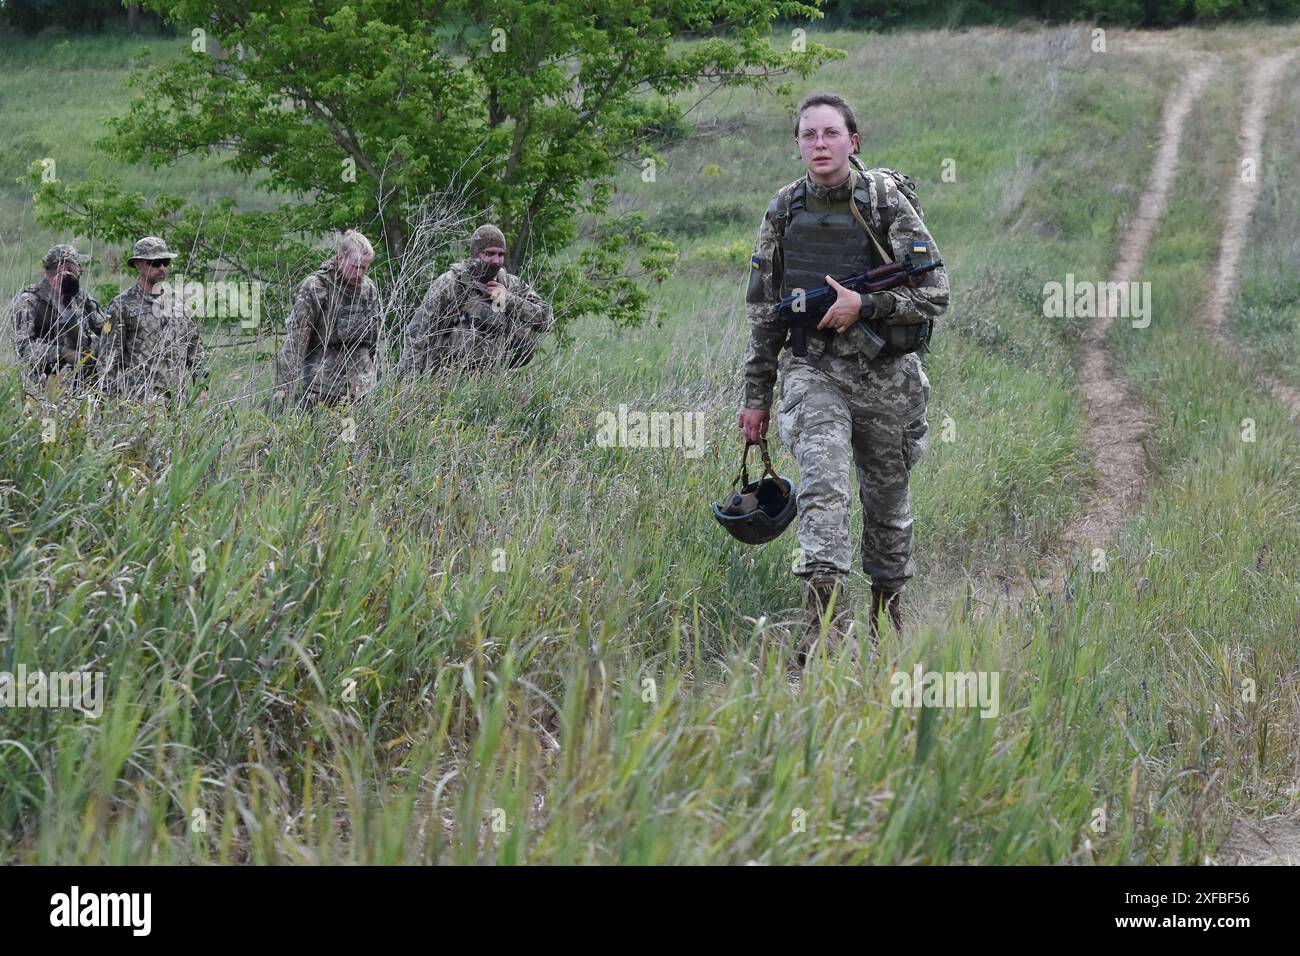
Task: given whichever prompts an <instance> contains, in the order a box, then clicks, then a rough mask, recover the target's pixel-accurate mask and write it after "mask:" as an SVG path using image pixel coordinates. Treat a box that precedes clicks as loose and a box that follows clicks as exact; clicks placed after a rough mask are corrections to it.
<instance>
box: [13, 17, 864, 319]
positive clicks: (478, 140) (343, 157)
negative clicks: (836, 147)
mask: <svg viewBox="0 0 1300 956" xmlns="http://www.w3.org/2000/svg"><path fill="white" fill-rule="evenodd" d="M144 6H145V7H147V8H150V9H153V10H155V11H157V12H158V13H160V14H162V15H163V17H164V18H165V19H166V20H167V21H168V22H169V23H171V24H172V25H174V26H175V27H176V28H177V29H178V30H180V31H182V32H183V33H184V32H189V33H190V37H191V41H192V48H191V50H190V52H189V53H188V54H187V55H186V56H185V57H184V58H183V59H181V60H180V61H178V62H174V63H169V64H167V65H164V66H153V67H150V68H149V69H147V70H144V71H141V72H140V73H139V74H138V75H137V76H136V77H135V78H134V80H133V82H134V83H135V85H136V88H137V90H138V95H137V96H136V98H135V99H134V101H133V102H132V104H131V106H130V108H129V110H128V112H127V113H126V115H125V116H123V117H121V118H120V119H118V120H116V121H114V123H113V130H112V133H111V135H110V136H109V137H108V138H107V139H106V140H105V141H104V143H103V144H102V145H103V146H104V148H105V149H107V150H108V151H109V152H111V153H113V154H114V155H116V156H118V157H122V158H125V159H126V160H128V161H133V162H135V161H143V162H146V163H149V164H150V165H151V166H153V167H155V168H157V167H160V166H164V165H166V164H169V163H172V162H175V161H176V160H177V159H179V158H180V157H183V156H191V155H216V156H220V157H222V158H223V159H224V161H225V162H227V163H229V164H230V165H231V166H233V167H234V168H235V169H237V170H239V171H240V172H242V173H244V174H246V175H248V176H249V177H250V178H251V179H252V180H253V181H254V182H255V183H256V185H257V186H258V188H260V189H263V190H265V191H267V192H268V193H270V194H271V195H273V196H274V197H276V204H275V205H274V208H271V209H269V210H265V209H264V210H260V211H249V210H240V209H238V208H236V206H235V204H234V203H233V202H229V201H227V202H225V203H221V204H218V205H217V207H216V208H211V207H209V208H198V207H196V206H195V205H194V204H192V203H190V202H187V201H186V200H185V199H184V198H183V197H177V196H153V197H149V198H146V197H143V196H140V195H135V194H131V193H128V192H126V191H124V190H122V189H120V188H118V187H116V186H115V185H114V184H112V183H108V182H103V181H87V182H83V183H79V184H75V185H72V186H68V185H63V184H57V183H44V184H43V183H41V182H40V181H39V176H36V175H34V176H33V177H32V182H33V185H34V191H35V195H36V199H37V205H38V212H39V215H40V216H41V217H42V220H43V221H45V222H47V223H49V224H52V225H59V226H62V227H65V228H73V229H76V230H78V231H81V232H83V233H85V232H89V231H93V232H94V233H95V234H96V235H98V236H100V237H102V238H105V239H107V240H109V241H114V242H118V241H120V242H125V241H127V240H129V239H131V238H134V237H136V236H138V235H140V234H142V233H143V232H145V231H154V232H160V231H164V230H166V231H167V233H168V235H169V236H171V237H173V238H175V239H176V244H177V245H179V246H181V247H182V248H185V249H192V250H194V252H193V255H192V257H191V261H190V263H189V264H188V266H187V269H188V271H189V272H190V273H191V274H193V273H195V272H196V271H200V270H204V269H211V268H223V267H224V268H233V269H235V270H237V271H239V272H242V273H245V274H248V275H251V276H257V275H259V274H260V273H264V272H266V271H268V270H269V269H272V268H273V267H274V268H276V271H279V269H280V268H282V267H283V265H284V263H285V262H286V260H287V261H289V262H291V263H292V262H295V261H297V260H298V259H299V258H300V257H305V256H306V255H307V250H308V248H309V246H310V244H311V242H312V240H313V239H317V238H319V237H320V236H321V235H322V234H323V233H325V232H326V231H328V230H331V229H338V228H342V227H345V226H355V225H358V224H360V225H361V226H362V227H363V228H366V227H369V228H370V229H371V230H372V233H371V234H372V238H374V237H376V236H377V237H378V238H379V239H380V242H379V243H377V245H378V246H381V256H386V257H388V258H389V259H399V258H400V257H401V256H402V254H403V252H404V251H405V250H406V248H407V244H408V241H409V240H410V238H411V236H412V232H413V230H414V229H415V228H416V227H417V224H418V222H419V219H420V215H421V213H420V210H421V209H422V208H424V207H423V204H424V203H426V202H427V201H428V199H429V197H437V196H446V195H452V194H454V195H456V196H457V197H459V199H460V201H461V204H462V206H463V209H464V211H465V214H466V216H468V217H472V218H474V219H482V218H485V217H486V216H490V217H491V218H492V219H493V220H494V221H496V222H497V223H498V224H499V225H500V226H501V227H502V229H503V231H504V232H505V234H506V238H507V242H508V243H509V244H510V251H511V261H510V263H509V265H510V267H511V268H512V269H517V268H518V266H519V263H520V261H521V260H522V259H525V258H526V259H529V260H530V266H531V267H532V268H533V269H535V270H537V271H540V272H546V273H549V275H550V277H551V279H553V280H554V284H555V286H556V288H557V303H556V304H557V311H558V312H561V313H566V314H568V315H570V316H572V315H576V314H582V313H589V312H600V313H603V314H606V315H609V316H610V317H612V318H614V319H615V320H616V321H620V322H634V321H637V320H638V319H640V318H641V317H642V316H643V315H644V312H645V305H646V298H647V294H646V292H645V290H644V288H643V286H642V285H641V284H640V283H639V282H637V281H636V278H637V277H638V274H637V273H634V272H631V271H630V265H629V263H630V260H631V258H633V257H634V256H635V257H636V259H637V262H638V263H639V269H640V272H639V275H641V276H644V275H650V276H657V277H662V276H665V275H666V274H667V267H668V265H669V264H670V263H671V261H672V258H673V256H672V251H671V245H670V244H669V243H667V242H665V241H663V240H662V239H660V238H659V237H658V236H657V235H655V234H654V233H652V232H649V231H646V230H643V229H642V228H641V227H640V226H639V225H638V223H637V222H636V221H635V217H633V219H632V220H631V221H624V220H620V221H616V222H614V221H608V220H606V222H605V225H604V228H602V229H599V230H598V231H597V236H596V242H595V243H594V245H593V246H592V247H591V248H589V249H587V250H586V251H585V252H584V253H583V255H582V256H579V257H572V256H568V257H566V256H564V255H563V253H564V250H565V249H566V248H568V247H570V246H571V245H572V244H573V242H574V240H575V239H576V238H577V226H578V222H579V219H580V218H581V217H582V216H583V215H584V214H596V215H597V216H599V215H602V214H604V213H606V212H607V211H608V207H609V203H610V199H611V197H612V195H613V192H614V178H615V175H616V174H617V173H618V172H619V170H620V166H621V165H625V164H627V163H629V162H630V163H636V164H638V165H637V166H635V167H634V168H635V169H637V170H639V169H640V165H639V163H640V161H642V160H643V159H644V158H645V157H651V158H653V156H654V154H653V149H654V146H655V142H656V137H662V136H663V135H664V134H665V131H668V130H671V129H673V128H676V127H677V126H679V125H680V123H681V120H682V114H683V110H682V108H681V107H680V106H679V105H677V103H676V101H675V99H674V97H675V96H676V95H677V94H680V93H683V92H686V91H691V90H693V89H695V88H696V87H697V84H700V83H704V84H706V85H708V84H711V83H713V84H723V85H746V86H750V87H755V88H764V89H767V88H771V87H775V90H776V91H777V92H779V93H783V94H786V95H788V94H789V92H790V91H789V88H788V86H787V85H785V84H784V83H780V82H776V78H778V77H781V76H783V75H787V74H790V73H797V74H798V75H801V76H806V75H808V74H809V73H810V72H811V71H812V70H814V69H815V68H816V66H817V65H818V64H819V63H821V62H824V61H825V60H826V59H830V58H834V57H836V56H840V55H842V54H840V53H839V51H835V50H831V49H829V48H827V47H824V46H822V45H820V44H816V43H812V42H809V43H807V45H806V48H805V49H792V48H791V47H792V46H793V45H792V44H782V45H780V46H778V45H774V44H773V43H772V42H771V40H770V33H771V23H772V21H773V20H774V19H775V18H777V17H783V18H786V19H791V18H804V19H807V18H816V17H818V16H820V14H819V13H818V10H817V8H816V7H815V6H813V5H810V4H807V3H800V2H793V0H790V2H786V0H777V2H771V0H652V2H649V3H646V2H640V0H548V2H537V0H492V2H485V0H452V2H446V3H427V2H419V0H350V2H344V0H274V2H271V0H245V2H241V3H239V4H213V3H211V2H201V0H171V2H167V0H153V2H146V3H145V4H144ZM684 37H689V38H690V39H691V40H692V42H689V43H683V42H679V41H680V40H681V39H682V38H684ZM216 224H219V225H216ZM268 264H274V266H272V265H268Z"/></svg>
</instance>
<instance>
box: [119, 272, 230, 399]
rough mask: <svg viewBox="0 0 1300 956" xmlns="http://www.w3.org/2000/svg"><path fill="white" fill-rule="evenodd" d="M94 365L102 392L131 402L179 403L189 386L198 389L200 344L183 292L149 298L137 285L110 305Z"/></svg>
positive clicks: (164, 291)
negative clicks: (168, 400)
mask: <svg viewBox="0 0 1300 956" xmlns="http://www.w3.org/2000/svg"><path fill="white" fill-rule="evenodd" d="M98 365H99V376H100V382H101V385H102V387H103V389H104V391H105V392H108V393H111V394H118V395H122V396H125V397H127V398H130V399H132V400H134V401H149V400H154V399H159V398H167V399H170V400H172V401H182V400H184V399H185V398H186V397H187V396H188V395H189V394H190V389H191V384H193V386H195V387H198V388H202V386H203V384H204V383H205V382H206V379H207V375H208V369H207V365H206V362H205V361H204V355H203V340H202V338H201V337H200V336H199V327H198V324H197V323H196V322H195V321H194V316H193V315H191V314H190V311H189V310H188V309H187V308H186V307H185V299H184V296H183V295H181V290H179V289H174V288H171V287H169V286H166V285H162V286H160V291H157V292H154V293H147V292H145V291H144V290H143V289H142V288H140V286H139V285H138V284H137V285H133V286H131V288H129V289H127V290H126V291H125V292H123V293H122V294H120V295H119V296H118V297H117V298H115V299H114V300H113V301H112V302H111V303H109V306H108V321H107V322H106V323H105V324H104V334H103V335H102V336H101V338H100V348H99V361H98Z"/></svg>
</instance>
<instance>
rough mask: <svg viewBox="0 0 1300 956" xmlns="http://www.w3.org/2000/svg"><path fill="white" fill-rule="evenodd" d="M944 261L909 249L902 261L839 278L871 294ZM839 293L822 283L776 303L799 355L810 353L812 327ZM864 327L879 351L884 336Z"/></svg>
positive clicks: (917, 274)
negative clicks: (919, 258)
mask: <svg viewBox="0 0 1300 956" xmlns="http://www.w3.org/2000/svg"><path fill="white" fill-rule="evenodd" d="M942 265H943V260H942V259H932V260H930V261H929V262H922V263H916V262H913V261H912V256H911V254H910V253H909V254H908V255H907V256H905V257H904V258H903V259H902V260H901V261H900V262H891V263H889V264H888V265H883V266H877V267H876V268H874V269H868V270H867V271H866V272H855V273H853V275H851V276H848V277H847V278H844V279H838V280H836V281H838V282H839V284H840V285H842V286H844V287H845V288H846V289H852V290H853V291H854V292H858V293H861V294H862V295H869V294H870V293H872V292H886V291H888V290H889V289H897V288H898V287H899V286H900V285H908V284H910V283H911V281H912V280H913V279H914V278H915V277H916V276H919V275H924V274H925V273H927V272H931V271H933V270H935V269H938V268H939V267H940V266H942ZM838 296H839V292H837V291H836V290H835V288H834V287H833V286H830V285H820V286H818V287H817V288H815V289H810V290H808V291H806V292H796V293H795V294H793V295H788V296H786V297H785V298H784V299H782V300H781V303H780V305H778V306H777V307H776V312H777V315H779V316H781V318H783V319H785V322H786V325H787V326H788V327H789V329H790V349H791V351H793V352H794V354H795V355H798V356H801V357H802V356H804V355H807V354H808V329H810V328H812V329H815V328H817V323H818V322H820V321H821V320H822V319H824V318H825V317H826V313H827V312H828V311H829V310H830V307H831V306H832V305H834V304H835V300H836V298H838ZM860 325H861V323H860V322H859V323H854V325H853V326H852V327H851V328H850V329H849V331H850V332H852V331H853V329H855V328H858V327H859V326H860ZM862 331H863V332H865V333H866V334H867V335H868V336H869V337H870V338H871V339H873V340H874V341H873V342H872V345H873V346H874V349H875V351H877V352H878V351H879V350H880V349H881V348H882V347H883V346H884V344H885V342H884V340H883V339H881V338H880V337H879V336H878V335H876V334H875V333H874V332H872V331H871V330H870V329H866V328H863V329H862Z"/></svg>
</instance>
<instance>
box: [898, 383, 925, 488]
mask: <svg viewBox="0 0 1300 956" xmlns="http://www.w3.org/2000/svg"><path fill="white" fill-rule="evenodd" d="M912 377H913V376H912V374H911V373H910V372H909V373H908V378H912ZM916 379H917V382H916V383H917V384H919V385H920V392H921V394H920V399H919V401H917V402H916V404H914V405H913V406H912V407H911V408H909V409H908V410H907V411H906V412H904V413H903V460H904V461H905V462H906V463H907V468H908V470H909V471H910V470H911V469H912V468H913V467H914V466H915V465H916V463H917V462H919V461H920V460H921V459H922V458H923V457H924V456H925V450H926V448H927V447H929V444H930V423H929V422H928V421H926V418H925V412H926V408H927V407H928V406H929V404H930V380H929V378H928V377H927V376H926V374H925V369H923V368H921V365H920V363H919V362H918V363H917V366H916Z"/></svg>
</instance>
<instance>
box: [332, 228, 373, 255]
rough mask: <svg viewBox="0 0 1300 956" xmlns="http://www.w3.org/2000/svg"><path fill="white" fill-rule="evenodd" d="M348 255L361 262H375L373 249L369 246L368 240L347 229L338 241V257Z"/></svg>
mask: <svg viewBox="0 0 1300 956" xmlns="http://www.w3.org/2000/svg"><path fill="white" fill-rule="evenodd" d="M349 253H351V254H354V255H355V256H356V257H357V259H359V260H360V261H362V262H374V260H375V247H374V246H372V245H371V244H370V240H369V239H367V238H366V237H365V236H363V235H362V234H361V233H359V232H357V231H356V230H355V229H349V230H348V231H347V232H345V233H343V236H342V237H341V238H340V239H339V255H341V256H346V255H348V254H349Z"/></svg>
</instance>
